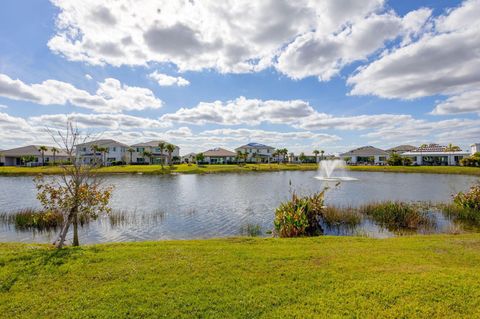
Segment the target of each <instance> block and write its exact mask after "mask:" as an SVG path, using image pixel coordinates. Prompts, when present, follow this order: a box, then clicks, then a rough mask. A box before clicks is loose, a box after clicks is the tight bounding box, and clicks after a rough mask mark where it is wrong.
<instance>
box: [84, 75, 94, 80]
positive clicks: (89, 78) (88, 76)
mask: <svg viewBox="0 0 480 319" xmlns="http://www.w3.org/2000/svg"><path fill="white" fill-rule="evenodd" d="M85 78H86V79H87V80H92V79H93V78H92V76H91V75H90V74H85Z"/></svg>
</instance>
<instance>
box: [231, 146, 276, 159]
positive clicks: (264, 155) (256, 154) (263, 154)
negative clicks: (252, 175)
mask: <svg viewBox="0 0 480 319" xmlns="http://www.w3.org/2000/svg"><path fill="white" fill-rule="evenodd" d="M235 151H236V152H238V151H241V152H242V153H246V154H247V162H258V163H269V162H270V161H271V159H272V154H273V153H274V151H275V147H271V146H267V145H263V144H259V143H248V144H246V145H243V146H240V147H237V148H236V149H235Z"/></svg>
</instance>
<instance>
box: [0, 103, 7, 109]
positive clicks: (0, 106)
mask: <svg viewBox="0 0 480 319" xmlns="http://www.w3.org/2000/svg"><path fill="white" fill-rule="evenodd" d="M6 108H8V106H6V105H4V104H0V109H6Z"/></svg>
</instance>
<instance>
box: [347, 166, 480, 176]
mask: <svg viewBox="0 0 480 319" xmlns="http://www.w3.org/2000/svg"><path fill="white" fill-rule="evenodd" d="M348 169H349V170H351V171H367V172H386V173H427V174H459V175H477V176H480V167H463V166H349V167H348Z"/></svg>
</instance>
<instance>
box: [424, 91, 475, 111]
mask: <svg viewBox="0 0 480 319" xmlns="http://www.w3.org/2000/svg"><path fill="white" fill-rule="evenodd" d="M475 112H476V113H478V114H480V90H473V91H467V92H463V93H461V94H459V95H454V96H451V97H449V98H448V99H446V100H445V101H443V102H440V103H438V104H437V105H436V107H435V109H434V110H433V111H432V114H434V115H443V114H458V113H475Z"/></svg>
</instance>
